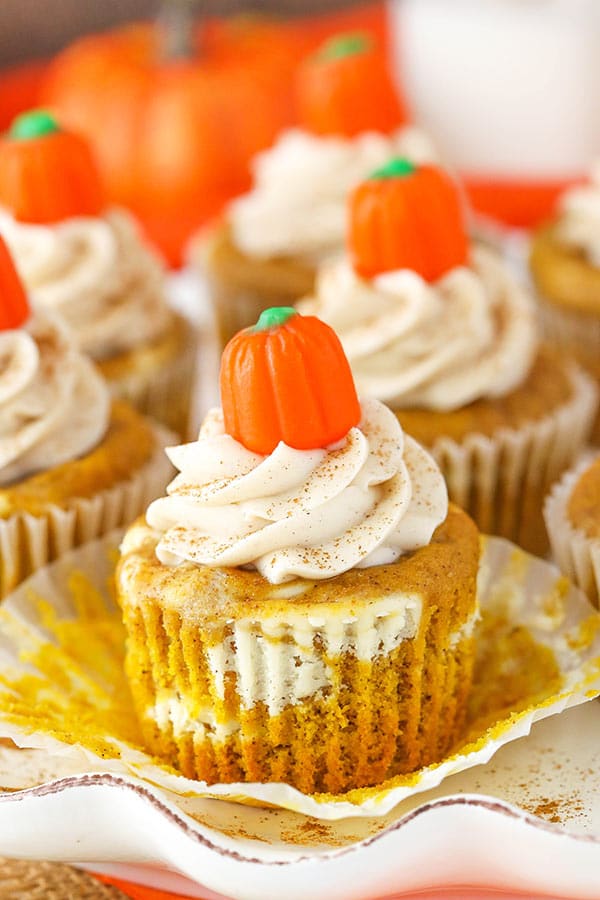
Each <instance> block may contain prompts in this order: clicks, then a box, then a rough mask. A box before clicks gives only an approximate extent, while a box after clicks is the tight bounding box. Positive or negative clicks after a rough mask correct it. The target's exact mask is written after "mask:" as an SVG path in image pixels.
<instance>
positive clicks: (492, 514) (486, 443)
mask: <svg viewBox="0 0 600 900" xmlns="http://www.w3.org/2000/svg"><path fill="white" fill-rule="evenodd" d="M570 374H571V384H572V390H573V396H572V397H571V399H570V400H569V402H568V403H565V404H563V405H562V406H560V407H558V408H557V409H556V410H554V411H553V412H552V413H550V414H549V415H546V416H544V417H543V418H541V419H539V420H536V421H531V422H528V423H526V424H525V425H523V426H522V427H521V428H519V429H518V430H517V429H508V428H505V429H499V430H498V431H497V432H496V433H494V435H492V436H490V437H488V436H486V435H482V434H471V435H468V436H467V437H466V438H465V439H464V440H463V441H462V442H460V443H458V442H457V441H455V440H453V439H451V438H448V437H440V438H438V439H437V440H436V441H435V443H434V444H433V446H432V448H431V452H432V454H433V456H434V457H435V459H436V460H437V462H438V464H439V466H440V468H441V469H442V472H443V474H444V477H445V479H446V483H447V485H448V493H449V495H450V499H451V500H452V501H453V502H454V503H456V504H457V505H458V506H461V507H462V508H463V509H464V510H466V512H468V513H469V514H470V515H471V516H472V517H473V518H474V519H475V521H476V522H477V524H478V526H479V528H480V529H481V531H484V532H487V533H489V534H497V535H500V536H502V537H506V538H508V539H509V540H511V541H514V542H515V543H516V544H519V545H520V546H522V547H523V548H524V549H526V550H528V551H530V552H532V553H537V554H540V555H542V554H543V553H545V552H546V550H547V546H548V542H547V537H546V532H545V529H544V523H543V516H542V508H543V504H544V498H545V496H546V494H547V492H548V490H549V488H550V486H551V485H552V484H553V483H554V482H555V481H556V480H557V479H558V478H559V477H560V475H561V474H562V472H564V470H565V469H568V468H569V466H570V465H572V463H573V461H574V460H575V459H576V458H577V457H578V456H579V454H580V453H581V452H582V450H583V448H584V446H585V445H586V443H587V440H588V438H589V435H590V431H591V429H592V426H593V421H594V416H595V413H596V408H597V404H598V389H597V387H596V385H595V383H594V381H593V379H592V378H591V377H590V376H589V375H588V374H587V373H586V372H584V370H583V369H582V368H581V367H580V366H578V365H577V364H575V363H573V364H572V365H571V367H570Z"/></svg>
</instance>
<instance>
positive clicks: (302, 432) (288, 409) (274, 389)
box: [221, 306, 361, 455]
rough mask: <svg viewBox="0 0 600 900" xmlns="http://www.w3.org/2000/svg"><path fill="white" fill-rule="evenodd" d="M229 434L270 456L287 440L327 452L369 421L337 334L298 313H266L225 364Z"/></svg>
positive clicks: (232, 347) (282, 309) (226, 354)
mask: <svg viewBox="0 0 600 900" xmlns="http://www.w3.org/2000/svg"><path fill="white" fill-rule="evenodd" d="M221 402H222V405H223V419H224V424H225V431H226V432H227V434H230V435H231V436H232V437H233V438H235V439H236V440H237V441H239V442H240V443H241V444H243V445H244V447H246V449H248V450H252V451H253V452H254V453H260V454H262V455H266V454H268V453H272V452H273V450H274V449H275V447H277V445H278V444H279V442H280V441H283V442H284V443H286V444H287V445H288V446H289V447H294V448H296V449H297V450H315V449H317V448H319V447H327V446H328V445H329V444H333V443H335V442H336V441H339V440H340V439H341V438H343V437H344V436H345V435H346V434H347V433H348V431H349V430H350V428H352V427H353V426H354V425H358V423H359V421H360V417H361V411H360V404H359V402H358V397H357V395H356V388H355V386H354V380H353V378H352V373H351V371H350V365H349V363H348V360H347V359H346V356H345V354H344V351H343V350H342V345H341V344H340V340H339V338H338V336H337V335H336V333H335V331H334V330H333V329H332V328H330V327H329V325H326V324H325V322H322V321H321V320H320V319H317V318H316V317H315V316H301V315H300V314H299V313H297V312H296V310H295V309H293V308H292V307H287V306H276V307H272V308H271V309H266V310H264V312H263V313H261V316H260V318H259V320H258V322H257V323H256V325H255V326H254V327H253V328H245V329H244V330H243V331H240V332H238V333H237V334H236V335H235V336H234V337H233V338H232V339H231V340H230V341H229V343H228V344H227V346H226V347H225V350H224V351H223V356H222V358H221Z"/></svg>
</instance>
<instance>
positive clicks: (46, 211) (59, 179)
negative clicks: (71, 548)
mask: <svg viewBox="0 0 600 900" xmlns="http://www.w3.org/2000/svg"><path fill="white" fill-rule="evenodd" d="M0 234H1V235H2V236H3V237H4V239H5V241H6V242H7V244H8V245H9V247H10V250H11V252H12V254H13V256H14V259H15V261H16V263H17V267H18V269H19V272H20V274H21V277H22V278H23V280H24V282H25V285H26V287H27V290H28V291H29V292H30V295H31V297H32V299H33V300H34V302H35V303H36V304H37V305H38V306H39V307H41V308H43V309H47V310H49V311H50V312H52V313H57V314H59V315H60V316H61V317H62V318H63V319H64V321H66V322H67V324H68V326H69V328H70V330H71V333H72V334H73V336H74V338H75V340H76V342H77V345H78V347H79V349H80V350H82V351H83V352H84V353H86V354H89V356H91V357H92V359H93V360H94V361H95V362H96V363H97V365H98V367H99V368H100V370H101V372H102V374H103V375H104V377H105V378H106V379H107V381H108V383H109V385H110V387H111V390H112V393H113V395H114V396H116V397H120V398H124V399H127V400H129V401H130V402H131V403H133V404H134V405H135V406H136V407H137V408H138V409H140V411H142V412H144V413H147V414H149V415H151V416H153V417H154V418H156V419H157V420H159V421H162V422H164V423H165V424H167V425H169V426H170V427H172V428H173V429H175V430H176V431H178V432H179V433H181V434H184V433H185V431H186V428H187V421H188V415H189V405H190V393H191V385H192V380H193V370H194V357H195V339H194V335H193V331H192V329H191V328H190V326H189V324H188V323H187V322H186V321H185V320H184V319H183V318H182V317H181V316H179V315H177V314H176V313H175V312H174V311H173V310H172V309H171V308H170V307H169V305H168V303H167V300H166V297H165V284H164V269H163V264H162V262H161V261H160V259H159V257H158V256H157V255H156V253H155V252H154V251H153V250H152V249H151V248H150V247H149V246H148V245H147V244H146V243H145V242H144V241H143V239H142V237H141V235H140V233H139V231H138V228H137V225H136V223H135V222H134V220H133V219H132V218H131V216H130V215H129V213H126V212H125V211H124V210H122V209H110V208H107V204H106V198H105V194H104V190H103V187H102V184H101V181H100V176H99V172H98V169H97V167H96V165H95V163H94V161H93V158H92V155H91V151H90V149H89V147H88V145H87V144H86V143H85V142H84V140H83V139H82V138H81V137H79V136H78V135H75V134H73V133H71V132H68V131H65V130H63V129H61V128H60V127H59V125H58V124H57V122H56V121H55V119H54V118H53V117H52V116H50V115H49V114H48V113H45V112H42V111H35V112H30V113H26V114H24V115H23V116H20V117H19V118H18V119H16V120H15V122H14V123H13V125H12V127H11V129H10V130H9V132H8V133H7V134H5V135H4V136H3V137H2V139H0Z"/></svg>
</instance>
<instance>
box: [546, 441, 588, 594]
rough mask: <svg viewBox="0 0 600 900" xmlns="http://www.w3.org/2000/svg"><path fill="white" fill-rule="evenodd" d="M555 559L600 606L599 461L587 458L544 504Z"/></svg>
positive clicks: (562, 569) (566, 475)
mask: <svg viewBox="0 0 600 900" xmlns="http://www.w3.org/2000/svg"><path fill="white" fill-rule="evenodd" d="M544 519H545V522H546V528H547V529H548V536H549V538H550V547H551V549H552V556H553V557H554V560H555V561H556V563H557V564H558V566H559V567H560V569H561V571H562V572H564V574H565V575H566V576H567V577H568V578H570V579H571V581H573V582H574V583H575V584H576V585H578V586H579V587H580V588H581V589H582V590H584V591H585V593H586V594H587V595H588V597H589V598H590V600H591V601H592V603H594V604H595V606H598V605H599V604H600V457H598V456H596V457H594V456H591V455H590V454H587V455H586V456H584V457H582V459H581V460H579V462H578V463H576V464H575V465H574V466H573V468H572V469H570V470H569V471H568V472H565V474H564V475H563V477H562V478H561V479H560V481H559V482H557V483H556V484H555V485H554V486H553V488H552V490H551V492H550V494H549V495H548V497H547V498H546V503H545V504H544Z"/></svg>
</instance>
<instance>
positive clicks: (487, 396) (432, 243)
mask: <svg viewBox="0 0 600 900" xmlns="http://www.w3.org/2000/svg"><path fill="white" fill-rule="evenodd" d="M299 308H300V309H301V310H302V311H303V312H306V313H310V314H312V315H317V316H319V317H320V318H322V319H323V320H324V321H326V322H328V323H329V324H330V325H331V326H332V327H333V328H334V329H335V330H336V331H337V333H338V335H339V337H340V339H341V342H342V345H343V346H344V349H345V351H346V353H347V356H348V359H349V361H350V365H351V366H352V370H353V372H354V376H355V379H356V383H357V386H358V389H359V391H361V392H362V393H365V394H370V395H372V396H375V397H377V398H378V399H380V400H383V401H384V402H385V403H387V404H388V405H389V406H391V408H392V409H393V410H394V411H395V412H396V414H397V415H398V417H399V419H400V421H401V422H402V426H403V428H404V429H405V430H406V431H407V432H408V434H410V435H412V436H413V437H415V438H416V439H417V440H418V441H420V442H421V443H422V444H424V445H425V446H426V447H427V448H428V449H429V450H430V451H431V453H432V455H433V456H434V457H435V459H436V460H437V462H438V464H439V465H440V466H441V468H442V471H443V472H444V476H445V478H446V481H447V483H448V489H449V492H450V497H451V499H452V500H453V501H454V502H456V503H458V504H459V505H461V506H463V508H465V509H466V510H467V511H468V512H469V513H470V514H471V515H472V516H473V518H474V519H475V521H476V522H477V524H478V525H479V527H480V528H481V530H483V531H486V532H490V533H493V534H499V535H503V536H505V537H508V538H510V539H511V540H514V541H515V542H517V543H519V544H521V545H522V546H523V547H524V548H525V549H528V550H531V551H533V552H538V553H541V552H543V551H544V550H545V549H546V535H545V530H544V527H543V521H542V504H543V499H544V496H545V494H546V492H547V490H548V488H549V486H550V484H552V482H553V481H554V480H555V479H556V478H558V477H559V475H560V474H561V472H562V471H564V470H565V469H566V468H568V466H569V465H570V464H571V463H572V462H573V460H574V459H575V458H576V456H577V455H578V453H579V452H580V451H581V448H582V446H583V445H584V444H585V442H586V440H587V437H588V435H589V433H590V430H591V427H592V422H593V417H594V413H595V410H596V403H597V397H596V394H597V392H596V389H595V387H594V385H593V383H592V381H591V380H590V378H589V377H588V376H587V375H586V374H585V373H584V372H583V371H582V370H581V368H580V367H579V366H578V365H577V364H576V363H575V362H574V361H573V360H572V359H570V358H569V357H568V356H566V355H564V354H561V353H556V352H555V351H552V350H551V349H549V348H547V347H544V346H541V345H540V344H539V342H538V337H537V325H536V319H535V309H534V305H533V301H532V299H531V298H530V297H529V295H528V294H527V292H526V291H525V290H524V289H523V288H522V287H521V286H520V285H519V284H518V283H517V282H516V281H515V280H514V279H513V277H512V276H511V274H510V272H509V271H508V270H507V269H506V267H505V265H504V264H503V262H502V261H501V259H500V258H499V257H498V256H497V255H496V254H495V253H494V252H492V251H490V250H489V249H485V248H484V247H480V246H476V245H475V246H471V245H470V243H469V240H468V237H467V233H466V230H465V225H464V220H463V210H462V207H461V203H460V198H459V194H458V191H457V188H456V186H455V184H454V182H453V181H452V179H451V178H450V177H449V176H448V175H447V174H446V173H444V172H443V171H442V170H441V169H439V168H437V167H435V166H431V165H422V166H415V165H414V164H412V163H410V162H409V161H407V160H404V159H397V160H393V161H392V162H390V163H389V164H388V165H386V166H385V167H383V168H382V169H380V170H378V171H376V172H374V173H373V174H372V176H371V177H370V178H369V179H368V180H366V181H365V182H364V183H363V184H361V185H360V186H359V187H358V188H356V189H355V191H354V192H353V194H352V195H351V198H350V203H349V228H348V255H347V256H346V257H345V258H343V259H339V260H336V261H332V262H331V263H329V264H326V265H324V266H323V267H322V269H321V271H320V273H319V276H318V279H317V285H316V289H315V292H314V294H313V296H312V297H310V298H308V299H307V300H305V301H303V302H302V303H301V304H300V305H299Z"/></svg>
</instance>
